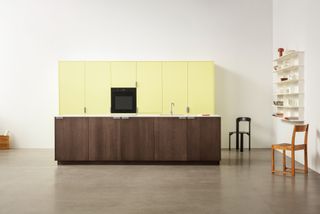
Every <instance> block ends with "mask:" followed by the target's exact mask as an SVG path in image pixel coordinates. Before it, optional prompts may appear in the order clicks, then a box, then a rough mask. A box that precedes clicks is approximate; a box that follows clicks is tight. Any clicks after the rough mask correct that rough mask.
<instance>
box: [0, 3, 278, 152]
mask: <svg viewBox="0 0 320 214" xmlns="http://www.w3.org/2000/svg"><path fill="white" fill-rule="evenodd" d="M0 26H1V33H0V47H1V48H0V59H1V60H0V72H1V73H0V76H1V82H0V91H1V96H2V99H1V104H0V129H9V130H10V131H11V133H12V137H13V146H15V147H19V148H48V147H49V148H51V147H53V145H54V131H53V129H54V126H53V117H54V115H55V114H57V112H58V88H57V85H58V83H57V62H58V60H62V59H88V60H90V59H104V60H112V59H129V60H177V59H181V60H208V59H209V60H214V61H215V62H216V64H217V113H218V114H221V115H222V118H223V120H222V121H223V133H222V134H223V145H227V141H226V140H227V132H228V131H230V130H232V129H234V128H235V122H234V120H235V117H237V116H243V115H246V116H250V117H252V119H253V146H254V147H269V146H270V142H271V141H272V135H271V132H272V120H271V117H270V115H271V113H272V109H271V105H270V103H271V100H272V92H271V78H272V76H271V72H270V71H271V60H272V54H271V53H272V0H224V1H221V0H162V1H157V0H136V1H130V0H56V1H53V0H51V1H48V0H47V1H44V0H30V1H23V0H10V1H1V2H0Z"/></svg>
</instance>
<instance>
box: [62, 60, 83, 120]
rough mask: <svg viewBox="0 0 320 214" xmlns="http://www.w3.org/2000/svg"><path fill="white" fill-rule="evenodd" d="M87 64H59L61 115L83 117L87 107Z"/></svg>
mask: <svg viewBox="0 0 320 214" xmlns="http://www.w3.org/2000/svg"><path fill="white" fill-rule="evenodd" d="M84 104H85V63H84V62H72V61H62V62H60V63H59V112H60V115H82V114H84V107H85V105H84Z"/></svg>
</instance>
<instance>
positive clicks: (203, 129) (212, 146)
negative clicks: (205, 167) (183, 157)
mask: <svg viewBox="0 0 320 214" xmlns="http://www.w3.org/2000/svg"><path fill="white" fill-rule="evenodd" d="M220 123H221V121H220V118H198V117H194V118H192V117H190V118H188V120H187V133H188V137H187V138H188V145H187V148H188V149H187V157H188V160H189V161H198V160H201V161H214V160H220V144H219V143H218V142H220V138H221V136H220V133H221V130H220Z"/></svg>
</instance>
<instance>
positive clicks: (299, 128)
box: [272, 124, 309, 176]
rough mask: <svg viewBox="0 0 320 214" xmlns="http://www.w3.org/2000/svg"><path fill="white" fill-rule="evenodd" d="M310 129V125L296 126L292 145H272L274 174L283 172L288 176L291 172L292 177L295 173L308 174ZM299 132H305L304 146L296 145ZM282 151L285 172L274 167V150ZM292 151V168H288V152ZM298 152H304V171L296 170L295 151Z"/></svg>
mask: <svg viewBox="0 0 320 214" xmlns="http://www.w3.org/2000/svg"><path fill="white" fill-rule="evenodd" d="M308 129H309V124H307V125H295V126H294V128H293V133H292V140H291V144H289V143H282V144H273V145H272V173H275V172H281V173H283V174H284V175H285V174H287V172H290V171H291V175H292V176H294V175H295V171H302V172H304V173H305V174H307V173H308V147H307V145H308ZM297 132H304V143H303V144H298V145H296V144H295V141H296V133H297ZM276 149H278V150H282V151H283V154H282V165H283V171H279V170H275V165H274V150H276ZM287 150H290V151H291V168H289V167H287V166H286V151H287ZM296 150H304V169H296V168H295V151H296Z"/></svg>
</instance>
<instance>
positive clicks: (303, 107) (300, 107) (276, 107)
mask: <svg viewBox="0 0 320 214" xmlns="http://www.w3.org/2000/svg"><path fill="white" fill-rule="evenodd" d="M273 107H276V108H304V107H303V106H275V105H274V106H273Z"/></svg>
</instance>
